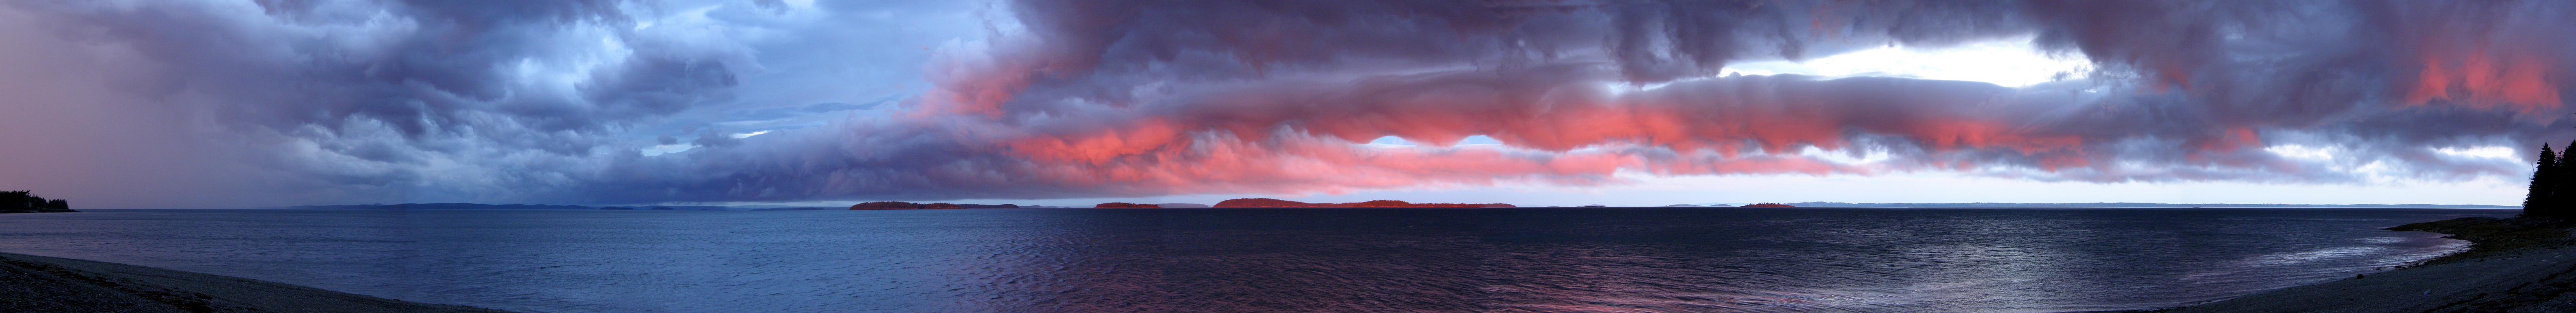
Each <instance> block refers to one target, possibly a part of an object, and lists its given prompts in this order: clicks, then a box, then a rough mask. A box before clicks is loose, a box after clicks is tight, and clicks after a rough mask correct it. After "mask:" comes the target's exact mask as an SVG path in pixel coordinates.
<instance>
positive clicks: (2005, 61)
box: [1725, 37, 2093, 87]
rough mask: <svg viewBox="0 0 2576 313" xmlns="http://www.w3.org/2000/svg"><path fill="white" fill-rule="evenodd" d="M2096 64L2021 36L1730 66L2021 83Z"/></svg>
mask: <svg viewBox="0 0 2576 313" xmlns="http://www.w3.org/2000/svg"><path fill="white" fill-rule="evenodd" d="M2092 66H2093V65H2092V63H2090V62H2087V61H2085V60H2084V58H2083V57H2082V56H2070V55H2057V54H2052V53H2048V52H2046V51H2040V49H2039V47H2038V46H2035V45H2032V44H2031V39H2030V37H2015V38H2007V39H2002V40H1994V41H1983V42H1974V43H1967V44H1960V45H1957V46H1948V47H1906V46H1894V45H1890V46H1883V47H1878V48H1872V49H1867V50H1860V51H1852V52H1848V53H1843V54H1836V55H1831V56H1825V57H1821V58H1814V59H1809V60H1806V61H1804V62H1792V61H1785V60H1781V61H1760V62H1746V63H1742V64H1729V65H1727V67H1726V73H1725V74H1726V75H1736V74H1745V75H1774V74H1799V75H1811V76H1823V77H1830V78H1843V77H1864V76H1867V77H1902V78H1919V79H1938V80H1961V81H1975V82H1985V83H1991V84H1995V85H2000V86H2004V87H2021V86H2029V85H2032V84H2038V83H2045V82H2049V81H2053V80H2059V79H2066V78H2075V77H2080V76H2081V75H2083V74H2084V73H2085V72H2088V71H2091V70H2092Z"/></svg>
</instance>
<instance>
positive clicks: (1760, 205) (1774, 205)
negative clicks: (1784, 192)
mask: <svg viewBox="0 0 2576 313" xmlns="http://www.w3.org/2000/svg"><path fill="white" fill-rule="evenodd" d="M1743 207H1747V208H1795V207H1798V206H1794V205H1787V204H1778V203H1767V202H1766V203H1755V204H1747V205H1744V206H1743Z"/></svg>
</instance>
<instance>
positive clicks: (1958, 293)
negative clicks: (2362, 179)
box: [0, 208, 2513, 312]
mask: <svg viewBox="0 0 2576 313" xmlns="http://www.w3.org/2000/svg"><path fill="white" fill-rule="evenodd" d="M2512 213H2513V211H2507V210H2473V209H2018V208H2016V209H2004V208H1990V209H1957V208H1945V209H1825V208H1794V209H1747V208H1606V209H1605V208H1519V209H1139V210H1093V209H974V210H909V211H770V212H713V211H543V210H514V211H471V210H444V211H367V210H95V211H92V212H85V213H45V214H8V215H0V251H7V252H18V253H27V254H36V255H46V256H57V257H68V258H79V259H90V260H99V261H108V262H120V263H128V264H137V265H145V266H155V267H163V268H170V269H177V270H186V271H196V272H205V273H214V274H223V275H232V276H240V277H248V278H254V279H262V280H269V281H277V282H284V283H291V284H298V285H306V286H313V287H318V288H323V289H330V290H337V291H344V292H352V293H359V294H366V295H374V296H380V297H386V298H394V299H402V300H411V301H422V302H432V303H447V304H463V305H472V306H480V307H489V308H498V309H508V310H517V311H526V312H876V311H883V312H1363V311H1448V312H1512V311H1529V312H1541V311H1544V312H1583V311H1611V312H1700V311H1745V312H2058V311H2088V310H2117V309H2139V308H2158V307H2169V306H2177V305H2182V304H2188V303H2194V302H2200V301H2208V300H2214V299H2221V298H2226V297H2233V296H2238V295H2244V294H2249V293H2254V292H2258V291H2263V290H2269V289H2276V288H2282V287H2289V286H2294V285H2301V284H2308V283H2315V282H2321V281H2327V280H2334V279H2341V278H2349V277H2352V276H2353V275H2354V274H2357V273H2367V272H2372V271H2376V270H2380V269H2383V268H2387V267H2390V266H2398V265H2403V264H2405V263H2407V262H2411V261H2417V260H2422V259H2426V258H2430V257H2434V256H2438V255H2441V254H2444V253H2448V252H2451V251H2456V250H2460V249H2464V248H2465V243H2464V242H2460V241H2456V240H2450V239H2441V238H2439V235H2437V234H2431V233H2420V232H2394V231H2386V230H2380V228H2382V227H2389V226H2395V225H2399V224H2405V223H2411V222H2422V221H2432V220H2441V219H2448V218H2455V217H2463V216H2507V215H2510V214H2512Z"/></svg>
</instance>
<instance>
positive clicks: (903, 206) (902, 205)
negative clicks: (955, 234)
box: [850, 201, 1020, 210]
mask: <svg viewBox="0 0 2576 313" xmlns="http://www.w3.org/2000/svg"><path fill="white" fill-rule="evenodd" d="M1017 208H1020V205H1017V204H955V203H911V202H894V201H885V202H869V203H860V204H856V205H851V206H850V209H851V210H945V209H1017Z"/></svg>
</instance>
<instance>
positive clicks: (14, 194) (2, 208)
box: [0, 190, 80, 213]
mask: <svg viewBox="0 0 2576 313" xmlns="http://www.w3.org/2000/svg"><path fill="white" fill-rule="evenodd" d="M69 212H80V211H73V210H72V205H71V201H68V200H63V199H52V200H47V199H45V197H40V196H36V193H35V192H34V191H26V190H18V191H0V213H69Z"/></svg>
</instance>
